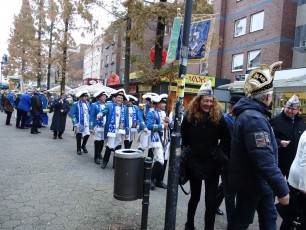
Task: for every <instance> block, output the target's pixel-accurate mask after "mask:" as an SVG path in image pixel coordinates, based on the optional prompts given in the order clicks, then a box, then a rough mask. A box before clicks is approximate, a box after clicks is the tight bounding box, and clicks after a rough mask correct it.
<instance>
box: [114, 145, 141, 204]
mask: <svg viewBox="0 0 306 230" xmlns="http://www.w3.org/2000/svg"><path fill="white" fill-rule="evenodd" d="M144 160H145V157H144V154H143V153H142V151H140V150H137V149H119V150H116V152H115V172H114V198H115V199H117V200H121V201H133V200H137V199H141V198H142V197H143V174H144Z"/></svg>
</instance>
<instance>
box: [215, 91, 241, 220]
mask: <svg viewBox="0 0 306 230" xmlns="http://www.w3.org/2000/svg"><path fill="white" fill-rule="evenodd" d="M241 98H243V96H242V95H233V96H231V98H230V101H229V102H228V112H227V113H226V114H225V115H224V118H225V121H226V124H227V127H228V129H229V132H230V135H231V137H232V136H233V127H234V121H235V116H234V114H233V107H234V105H235V104H236V103H237V102H238V101H239V100H240V99H241ZM221 179H222V183H221V184H220V185H219V188H218V193H217V207H218V208H217V211H216V214H218V215H224V213H223V212H222V211H221V210H220V209H219V207H220V205H221V203H222V200H223V198H225V208H226V218H227V222H229V221H230V216H231V215H232V213H233V211H234V209H235V196H236V195H235V193H234V192H232V191H231V190H230V189H229V184H228V164H226V165H225V166H224V167H223V169H222V173H221Z"/></svg>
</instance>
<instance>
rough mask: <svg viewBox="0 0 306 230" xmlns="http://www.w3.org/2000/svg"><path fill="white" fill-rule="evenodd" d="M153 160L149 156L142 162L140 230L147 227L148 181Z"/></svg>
mask: <svg viewBox="0 0 306 230" xmlns="http://www.w3.org/2000/svg"><path fill="white" fill-rule="evenodd" d="M152 164H153V160H152V158H151V157H146V159H145V162H144V176H143V199H142V214H141V230H146V229H147V228H148V213H149V204H150V183H151V171H152Z"/></svg>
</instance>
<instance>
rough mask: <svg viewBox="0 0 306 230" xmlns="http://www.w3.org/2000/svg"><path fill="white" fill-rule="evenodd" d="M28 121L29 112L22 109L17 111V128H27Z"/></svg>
mask: <svg viewBox="0 0 306 230" xmlns="http://www.w3.org/2000/svg"><path fill="white" fill-rule="evenodd" d="M27 119H28V114H27V112H26V111H24V110H22V109H17V118H16V126H17V127H21V128H23V127H24V126H25V123H26V121H27ZM20 122H21V124H20Z"/></svg>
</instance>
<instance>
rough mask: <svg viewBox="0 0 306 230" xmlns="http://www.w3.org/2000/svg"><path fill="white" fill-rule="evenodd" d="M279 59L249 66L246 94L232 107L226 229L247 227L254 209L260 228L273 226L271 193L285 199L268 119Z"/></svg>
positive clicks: (286, 188) (282, 201) (275, 145)
mask: <svg viewBox="0 0 306 230" xmlns="http://www.w3.org/2000/svg"><path fill="white" fill-rule="evenodd" d="M281 63H282V62H276V63H273V64H272V65H271V66H270V67H269V66H267V65H260V67H258V68H255V69H253V70H252V71H251V72H250V74H249V75H248V77H247V79H246V81H245V84H244V90H245V95H246V97H245V98H242V99H240V100H239V102H238V103H237V104H236V105H235V106H234V108H233V113H234V114H235V116H236V118H235V125H234V129H233V138H232V148H231V154H230V164H229V185H230V187H231V188H232V189H234V191H235V192H236V208H235V210H234V213H233V215H232V216H231V221H230V222H229V224H228V230H236V229H247V228H248V226H249V225H250V224H251V223H252V222H253V218H254V214H255V211H256V210H257V213H258V221H259V228H260V229H276V219H277V212H276V208H275V205H274V196H277V199H278V201H279V202H280V203H281V204H284V205H287V204H288V203H289V188H288V186H287V183H286V181H285V179H284V177H283V175H282V172H281V170H280V169H279V168H278V159H277V158H278V157H277V151H278V147H277V143H276V140H275V136H274V133H273V130H272V127H271V125H270V124H269V121H268V118H269V117H270V116H271V113H270V111H269V106H270V104H271V102H272V98H273V78H274V73H275V71H276V70H278V69H280V65H281Z"/></svg>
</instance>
